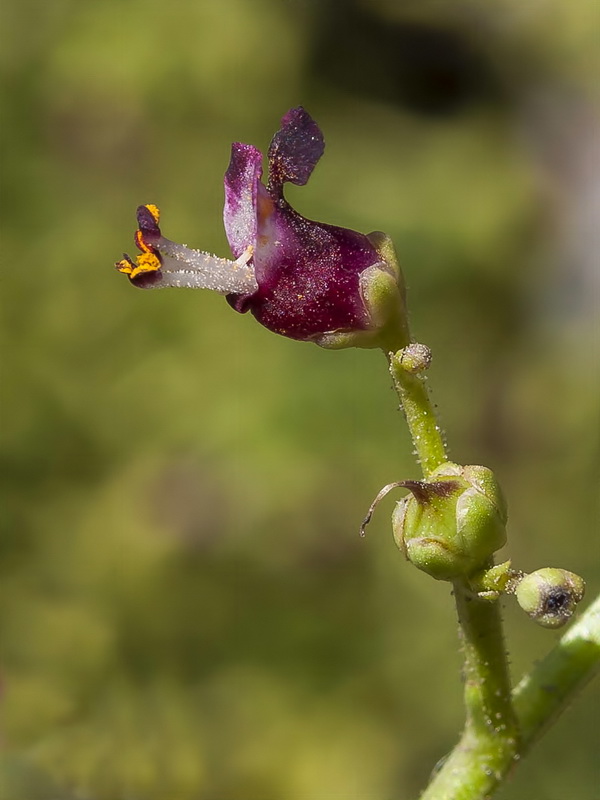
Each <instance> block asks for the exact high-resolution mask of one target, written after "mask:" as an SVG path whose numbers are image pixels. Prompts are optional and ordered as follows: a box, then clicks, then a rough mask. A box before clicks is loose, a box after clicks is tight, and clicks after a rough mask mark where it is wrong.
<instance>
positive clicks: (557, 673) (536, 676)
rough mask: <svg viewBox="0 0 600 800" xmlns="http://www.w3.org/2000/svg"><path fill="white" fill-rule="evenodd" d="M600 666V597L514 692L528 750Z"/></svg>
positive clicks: (523, 740) (522, 751)
mask: <svg viewBox="0 0 600 800" xmlns="http://www.w3.org/2000/svg"><path fill="white" fill-rule="evenodd" d="M599 668H600V596H599V597H597V598H596V600H594V602H593V603H592V605H591V606H589V607H588V608H587V609H586V611H585V613H583V614H582V615H581V616H580V617H579V619H578V620H577V622H575V623H574V624H573V625H571V627H570V628H569V630H568V631H567V632H566V633H565V635H564V636H563V637H562V639H561V640H560V641H559V642H558V644H557V645H556V646H555V647H554V648H553V649H552V650H551V651H550V652H549V653H548V655H547V656H546V657H545V658H544V659H543V660H542V661H540V662H539V663H538V664H536V666H535V667H534V668H533V669H532V670H531V672H530V673H529V674H528V675H525V677H524V678H523V679H522V680H521V682H520V683H519V685H518V686H517V688H516V689H515V691H514V704H515V710H516V712H517V716H518V718H519V727H520V729H521V736H522V747H521V750H520V753H521V754H522V753H524V752H526V751H527V750H528V749H529V747H531V745H532V744H533V742H534V741H535V740H536V739H537V738H538V736H539V735H540V733H541V732H543V730H544V729H545V728H546V727H547V726H548V725H549V724H550V723H551V722H553V721H554V720H555V719H556V717H557V716H558V715H559V714H560V713H561V712H562V711H564V710H565V708H566V707H567V706H568V705H569V703H570V702H571V701H572V700H573V698H574V696H575V694H576V693H577V692H578V691H579V690H580V689H582V688H583V686H585V684H586V683H587V682H588V681H589V680H591V678H592V677H593V676H594V674H595V673H596V672H597V671H598V669H599Z"/></svg>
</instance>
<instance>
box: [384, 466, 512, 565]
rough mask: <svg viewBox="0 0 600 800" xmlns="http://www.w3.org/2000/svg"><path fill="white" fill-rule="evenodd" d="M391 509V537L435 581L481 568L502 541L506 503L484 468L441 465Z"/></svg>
mask: <svg viewBox="0 0 600 800" xmlns="http://www.w3.org/2000/svg"><path fill="white" fill-rule="evenodd" d="M400 485H402V486H404V487H405V488H407V489H410V491H411V495H409V496H408V497H406V498H404V499H403V500H401V501H400V502H399V503H398V505H397V506H396V509H395V511H394V515H393V518H392V526H393V530H394V538H395V540H396V543H397V544H398V546H399V547H400V549H401V550H402V551H403V552H404V554H405V555H406V557H407V558H408V560H409V561H411V562H412V563H413V564H414V565H415V566H416V567H418V568H419V569H421V570H423V571H424V572H427V573H428V574H429V575H432V576H433V577H434V578H437V579H438V580H448V581H451V580H454V579H456V578H458V577H461V576H468V575H471V574H472V573H473V572H475V571H477V570H481V569H482V567H483V565H484V564H485V563H486V561H487V560H488V559H489V558H490V556H491V555H492V554H493V553H494V552H495V551H496V550H498V549H499V548H500V547H502V546H503V545H504V544H505V542H506V528H505V525H506V504H505V502H504V498H503V496H502V493H501V491H500V487H499V486H498V484H497V483H496V480H495V478H494V475H493V473H492V472H491V471H490V470H489V469H487V468H486V467H479V466H468V467H461V466H459V465H458V464H452V463H447V464H442V465H441V466H440V467H438V469H436V470H435V471H434V472H433V474H432V475H431V478H430V480H429V481H428V482H424V481H403V482H402V483H401V484H400Z"/></svg>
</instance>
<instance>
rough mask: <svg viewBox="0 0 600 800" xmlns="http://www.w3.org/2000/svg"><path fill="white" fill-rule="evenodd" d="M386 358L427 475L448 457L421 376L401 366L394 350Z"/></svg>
mask: <svg viewBox="0 0 600 800" xmlns="http://www.w3.org/2000/svg"><path fill="white" fill-rule="evenodd" d="M388 361H389V365H390V372H391V375H392V378H393V380H394V388H395V389H396V392H397V394H398V397H399V399H400V403H401V405H402V410H403V411H404V416H405V417H406V422H407V424H408V429H409V431H410V435H411V437H412V440H413V443H414V445H415V449H416V452H417V457H418V459H419V463H420V464H421V469H422V470H423V475H424V476H425V477H426V478H428V477H429V476H430V475H431V473H432V472H433V470H434V469H436V467H439V466H440V464H443V463H444V462H445V461H447V460H448V457H447V456H446V448H445V445H444V439H443V436H442V430H441V428H440V426H439V425H438V421H437V418H436V415H435V411H434V409H433V406H432V404H431V400H430V398H429V392H428V391H427V385H426V384H425V378H424V377H422V376H421V375H413V374H411V373H410V372H407V371H406V370H405V369H403V367H402V359H401V356H400V355H399V354H398V353H396V354H394V353H389V355H388Z"/></svg>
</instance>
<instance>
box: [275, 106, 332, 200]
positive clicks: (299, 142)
mask: <svg viewBox="0 0 600 800" xmlns="http://www.w3.org/2000/svg"><path fill="white" fill-rule="evenodd" d="M324 149H325V142H324V140H323V134H322V133H321V130H320V128H319V126H318V125H317V123H316V122H315V121H314V120H313V118H312V117H311V116H310V114H308V113H307V112H306V111H305V110H304V109H303V108H302V107H301V106H300V107H299V108H292V109H291V110H290V111H288V112H287V114H286V115H285V116H284V117H283V119H282V120H281V128H280V129H279V130H278V131H277V133H276V134H275V136H274V137H273V139H272V141H271V144H270V146H269V189H270V190H271V189H274V188H276V187H280V186H281V185H282V184H283V183H285V182H286V181H289V182H290V183H295V184H296V185H297V186H303V185H304V184H305V183H306V182H307V180H308V179H309V178H310V174H311V172H312V171H313V169H314V168H315V165H316V163H317V161H318V160H319V159H320V158H321V156H322V155H323V151H324Z"/></svg>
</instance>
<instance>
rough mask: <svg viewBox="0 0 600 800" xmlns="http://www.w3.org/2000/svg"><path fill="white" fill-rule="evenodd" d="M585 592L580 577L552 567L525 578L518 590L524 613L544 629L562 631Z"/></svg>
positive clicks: (518, 598) (518, 600)
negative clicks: (561, 628)
mask: <svg viewBox="0 0 600 800" xmlns="http://www.w3.org/2000/svg"><path fill="white" fill-rule="evenodd" d="M584 592H585V583H584V581H583V579H582V578H580V577H579V575H575V574H574V573H573V572H567V570H565V569H555V568H552V567H545V568H544V569H538V570H536V571H535V572H532V573H530V574H529V575H526V576H525V577H524V578H523V579H522V580H521V581H519V583H518V584H517V586H516V589H515V595H516V598H517V602H518V603H519V605H520V606H521V608H522V609H523V611H525V613H526V614H528V615H529V616H530V617H531V618H532V619H533V620H535V621H536V622H537V623H538V624H539V625H543V626H544V628H560V627H561V626H562V625H564V624H565V623H566V622H568V620H569V619H570V618H571V616H572V615H573V612H574V611H575V608H576V606H577V603H579V601H580V600H581V599H582V597H583V595H584Z"/></svg>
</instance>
